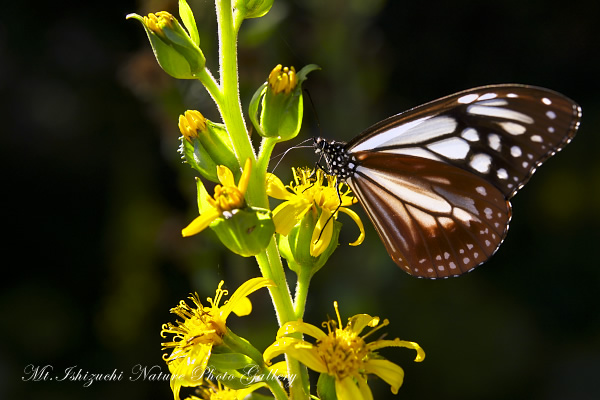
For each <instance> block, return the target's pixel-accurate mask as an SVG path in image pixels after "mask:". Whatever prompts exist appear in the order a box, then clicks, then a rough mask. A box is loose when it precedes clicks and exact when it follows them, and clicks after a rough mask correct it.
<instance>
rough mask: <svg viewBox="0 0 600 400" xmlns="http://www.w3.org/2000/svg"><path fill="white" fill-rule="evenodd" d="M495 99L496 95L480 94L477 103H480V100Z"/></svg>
mask: <svg viewBox="0 0 600 400" xmlns="http://www.w3.org/2000/svg"><path fill="white" fill-rule="evenodd" d="M496 97H498V95H497V94H496V93H486V94H482V95H481V96H480V97H479V98H478V99H477V101H478V102H479V101H481V100H489V99H495V98H496Z"/></svg>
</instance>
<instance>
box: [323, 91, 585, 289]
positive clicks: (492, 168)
mask: <svg viewBox="0 0 600 400" xmlns="http://www.w3.org/2000/svg"><path fill="white" fill-rule="evenodd" d="M580 119H581V108H580V107H579V106H578V105H577V104H576V103H575V102H573V101H572V100H570V99H568V98H567V97H565V96H563V95H561V94H559V93H556V92H554V91H551V90H548V89H544V88H539V87H534V86H525V85H516V84H504V85H490V86H482V87H477V88H474V89H469V90H466V91H463V92H459V93H456V94H453V95H450V96H447V97H443V98H441V99H439V100H435V101H432V102H430V103H427V104H424V105H421V106H419V107H416V108H413V109H411V110H408V111H406V112H403V113H400V114H397V115H395V116H393V117H390V118H388V119H385V120H383V121H381V122H379V123H377V124H375V125H373V126H371V127H370V128H368V129H367V130H365V131H364V132H362V133H361V134H360V135H359V136H357V137H355V138H354V139H352V140H351V141H350V142H348V143H344V142H336V141H328V140H325V139H323V138H320V137H319V138H315V139H314V143H313V146H314V150H315V152H316V153H317V155H320V157H321V158H322V159H324V161H325V165H324V166H322V168H323V169H324V170H325V172H326V173H328V174H330V175H335V176H337V178H338V181H343V182H346V183H347V184H348V186H349V187H350V188H351V189H352V191H353V193H354V195H355V196H356V197H357V198H358V200H359V202H360V203H361V205H362V207H363V208H364V210H365V211H366V213H367V214H368V216H369V218H370V220H371V222H372V223H373V225H374V226H375V228H376V230H377V233H378V234H379V236H380V237H381V239H382V241H383V243H384V245H385V247H386V250H387V252H388V253H389V255H390V256H391V258H392V259H393V260H394V262H395V263H396V264H398V266H400V268H401V269H402V270H404V271H405V272H407V273H409V274H410V275H413V276H416V277H420V278H432V279H435V278H448V277H454V276H459V275H461V274H464V273H465V272H468V271H471V270H472V269H474V268H475V267H477V266H479V265H481V264H482V263H484V262H485V261H486V260H488V259H489V258H490V257H491V256H492V255H493V254H494V253H495V252H496V250H498V247H499V246H500V245H501V244H502V241H503V240H504V238H505V237H506V233H507V231H508V226H509V222H510V219H511V214H512V212H511V204H510V199H511V198H512V197H513V196H514V195H515V194H516V193H517V191H518V190H519V189H521V188H522V187H523V185H525V183H527V181H528V180H529V178H530V177H531V175H532V174H533V173H534V172H535V170H536V169H537V168H538V167H539V166H540V165H541V164H542V163H543V162H544V161H546V160H547V159H548V158H550V157H551V156H552V155H554V154H555V153H556V152H558V151H560V150H561V149H562V148H563V147H565V146H566V145H567V143H569V142H570V141H571V140H572V139H573V137H574V135H575V133H576V131H577V129H578V127H579V123H580Z"/></svg>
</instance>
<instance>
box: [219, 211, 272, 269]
mask: <svg viewBox="0 0 600 400" xmlns="http://www.w3.org/2000/svg"><path fill="white" fill-rule="evenodd" d="M210 227H211V228H212V230H213V231H214V232H215V233H216V234H217V236H218V237H219V239H220V240H221V242H222V243H223V244H224V245H225V246H226V247H227V248H228V249H229V250H231V251H232V252H234V253H236V254H239V255H241V256H243V257H250V256H255V255H257V254H258V253H260V252H261V251H263V250H264V249H266V248H267V246H268V245H269V242H270V241H271V238H272V237H273V233H275V224H273V220H272V218H271V212H270V211H269V210H265V209H262V208H256V207H246V208H242V209H235V210H232V211H231V212H224V213H223V216H222V217H220V218H217V219H215V220H214V221H213V222H212V223H211V224H210Z"/></svg>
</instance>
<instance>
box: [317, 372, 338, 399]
mask: <svg viewBox="0 0 600 400" xmlns="http://www.w3.org/2000/svg"><path fill="white" fill-rule="evenodd" d="M317 394H318V395H319V398H320V399H321V400H337V395H336V393H335V378H334V377H333V376H331V375H329V374H325V373H321V375H319V380H318V381H317Z"/></svg>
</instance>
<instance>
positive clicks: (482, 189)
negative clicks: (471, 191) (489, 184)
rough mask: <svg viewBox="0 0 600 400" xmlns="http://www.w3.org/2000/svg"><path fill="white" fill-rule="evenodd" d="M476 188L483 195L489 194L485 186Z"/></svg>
mask: <svg viewBox="0 0 600 400" xmlns="http://www.w3.org/2000/svg"><path fill="white" fill-rule="evenodd" d="M475 190H476V191H477V193H479V194H480V195H482V196H487V191H486V190H485V187H483V186H477V187H476V188H475Z"/></svg>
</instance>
